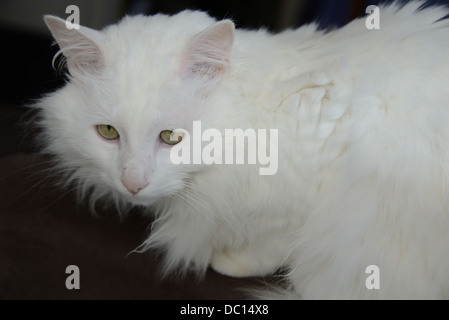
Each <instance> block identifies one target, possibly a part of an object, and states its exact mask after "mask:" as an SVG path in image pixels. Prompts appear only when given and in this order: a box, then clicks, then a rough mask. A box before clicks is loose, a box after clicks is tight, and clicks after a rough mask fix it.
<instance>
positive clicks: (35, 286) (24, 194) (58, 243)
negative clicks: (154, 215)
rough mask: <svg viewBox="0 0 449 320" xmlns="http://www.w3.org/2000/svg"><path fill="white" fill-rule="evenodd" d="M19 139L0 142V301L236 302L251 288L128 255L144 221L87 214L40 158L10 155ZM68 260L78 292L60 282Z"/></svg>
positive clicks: (146, 223)
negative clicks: (174, 273)
mask: <svg viewBox="0 0 449 320" xmlns="http://www.w3.org/2000/svg"><path fill="white" fill-rule="evenodd" d="M0 111H2V109H0ZM7 118H8V124H5V125H8V126H10V127H11V126H12V123H13V122H12V118H13V116H12V115H8V117H7ZM2 119H5V116H2V115H1V114H0V127H1V120H2ZM4 139H5V137H4ZM18 140H20V139H16V138H14V137H13V138H11V140H8V141H7V143H4V142H3V143H2V145H0V147H2V150H3V151H4V152H3V155H2V156H0V299H237V298H241V297H242V295H241V293H240V292H239V291H238V289H239V288H242V287H248V286H249V285H250V286H253V285H254V283H255V280H254V279H253V280H251V279H232V278H228V277H224V276H221V275H218V274H217V273H215V272H213V271H209V272H208V273H207V274H206V277H205V278H204V279H202V280H199V279H197V278H196V277H195V276H193V275H188V276H187V277H185V278H184V279H178V278H175V277H172V278H167V279H161V277H160V274H159V271H160V270H159V268H160V267H161V263H160V258H159V257H158V255H157V254H156V253H154V252H150V253H145V254H136V253H132V254H129V253H130V252H131V251H132V250H133V249H135V248H136V247H137V246H138V245H139V244H140V243H141V242H142V241H143V240H144V239H145V237H146V236H147V235H148V226H149V224H150V222H149V221H148V220H144V219H143V218H142V217H140V216H139V215H137V214H136V213H134V214H131V215H130V216H129V217H128V218H126V219H124V220H123V221H120V220H119V219H118V218H117V216H116V215H115V212H109V213H110V214H108V215H101V216H100V217H96V218H95V217H93V216H92V214H91V213H90V212H89V210H88V209H87V207H86V206H85V205H79V204H78V205H77V204H76V203H75V200H74V199H75V197H74V194H73V193H70V192H68V191H67V190H63V189H60V188H59V187H57V186H56V184H55V183H54V182H55V181H54V180H51V179H49V178H48V170H46V169H48V163H47V162H46V161H45V159H44V158H42V157H40V156H37V155H33V154H26V153H17V149H16V145H15V144H14V143H11V141H18ZM4 141H5V140H4ZM5 150H6V151H5ZM69 265H77V266H78V267H79V268H80V279H81V283H80V286H81V289H80V290H68V289H66V287H65V281H66V278H67V277H68V276H69V275H68V274H66V273H65V269H66V267H67V266H69Z"/></svg>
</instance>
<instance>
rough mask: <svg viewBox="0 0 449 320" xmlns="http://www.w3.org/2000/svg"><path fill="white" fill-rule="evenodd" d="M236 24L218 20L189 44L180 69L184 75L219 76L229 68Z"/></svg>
mask: <svg viewBox="0 0 449 320" xmlns="http://www.w3.org/2000/svg"><path fill="white" fill-rule="evenodd" d="M233 43H234V24H233V23H232V22H230V21H222V22H218V23H216V24H215V25H213V26H212V27H210V28H208V29H206V30H205V31H203V32H201V33H199V34H198V35H197V36H196V37H195V38H194V39H193V40H192V42H191V43H190V44H189V46H188V48H187V50H186V51H185V52H184V54H183V57H182V59H181V65H180V70H181V74H182V75H184V76H187V77H189V76H201V77H204V76H205V77H207V78H209V79H210V78H217V77H220V76H222V75H223V74H224V73H226V71H227V70H228V69H229V64H230V56H231V51H232V45H233Z"/></svg>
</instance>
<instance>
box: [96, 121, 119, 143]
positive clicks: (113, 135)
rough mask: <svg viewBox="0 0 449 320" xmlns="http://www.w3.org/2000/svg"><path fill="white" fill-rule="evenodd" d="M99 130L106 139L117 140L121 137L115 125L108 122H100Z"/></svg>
mask: <svg viewBox="0 0 449 320" xmlns="http://www.w3.org/2000/svg"><path fill="white" fill-rule="evenodd" d="M97 131H98V133H99V134H100V136H102V137H103V138H105V139H106V140H117V139H118V138H119V137H120V135H119V134H118V131H117V130H116V129H115V128H114V127H113V126H110V125H107V124H99V125H98V126H97Z"/></svg>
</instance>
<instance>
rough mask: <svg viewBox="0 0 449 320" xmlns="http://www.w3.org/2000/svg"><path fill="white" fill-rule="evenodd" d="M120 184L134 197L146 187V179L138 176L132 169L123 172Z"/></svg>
mask: <svg viewBox="0 0 449 320" xmlns="http://www.w3.org/2000/svg"><path fill="white" fill-rule="evenodd" d="M122 183H123V185H124V186H125V188H126V189H128V191H129V192H131V193H132V194H134V195H136V194H138V193H139V192H140V191H141V190H142V189H144V188H145V187H146V186H147V185H148V181H147V179H146V178H144V177H142V175H139V174H138V173H137V172H136V171H135V170H134V169H133V168H130V169H125V171H123V175H122Z"/></svg>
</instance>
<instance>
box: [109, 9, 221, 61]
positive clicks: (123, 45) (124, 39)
mask: <svg viewBox="0 0 449 320" xmlns="http://www.w3.org/2000/svg"><path fill="white" fill-rule="evenodd" d="M214 22H215V20H214V19H213V18H211V17H209V16H208V15H207V14H205V13H203V12H200V11H183V12H181V13H178V14H177V15H174V16H168V15H163V14H158V15H154V16H143V15H137V16H126V17H124V18H123V19H122V20H121V21H120V22H119V23H117V24H115V25H112V26H110V27H108V28H106V29H104V30H103V32H104V35H105V38H106V43H105V47H106V48H105V50H106V51H108V50H109V51H116V52H119V53H128V54H133V53H138V52H139V51H142V52H144V53H145V52H146V53H148V54H151V53H160V54H164V53H170V52H173V51H175V52H176V51H178V52H180V51H181V50H182V49H183V48H184V47H185V45H186V43H187V42H188V41H189V40H190V39H191V38H192V37H193V36H194V35H195V34H197V33H199V32H201V31H202V30H204V29H206V28H207V27H209V26H210V25H212V24H213V23H214Z"/></svg>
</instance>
